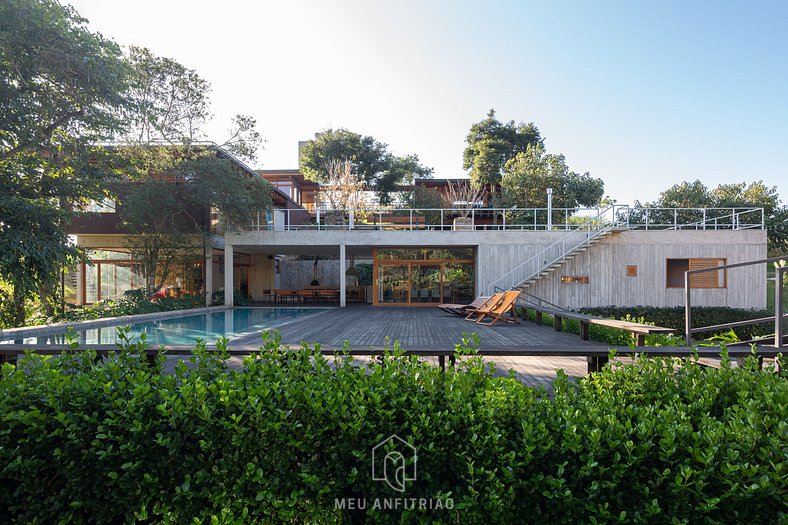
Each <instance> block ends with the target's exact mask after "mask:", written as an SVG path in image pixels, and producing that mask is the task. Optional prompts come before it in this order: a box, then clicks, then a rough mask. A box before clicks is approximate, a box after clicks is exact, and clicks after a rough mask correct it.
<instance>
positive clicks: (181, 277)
mask: <svg viewBox="0 0 788 525" xmlns="http://www.w3.org/2000/svg"><path fill="white" fill-rule="evenodd" d="M88 255H89V257H90V263H89V264H85V266H84V271H83V279H84V281H83V284H84V288H83V290H84V291H83V294H84V295H83V298H82V301H83V302H84V303H85V304H92V303H97V302H99V301H103V300H106V299H112V300H117V299H121V298H122V297H123V294H124V293H125V292H126V291H128V290H136V289H139V288H143V287H144V286H145V278H144V276H143V273H142V270H141V268H140V265H139V264H138V263H137V261H134V260H132V259H131V255H130V254H129V253H127V252H119V251H108V250H95V251H92V252H89V253H88ZM246 281H247V282H248V277H247V279H246ZM241 284H244V283H241ZM202 288H203V263H202V261H195V260H181V261H176V262H175V263H174V264H172V265H171V267H170V271H169V277H168V279H167V282H165V283H164V287H163V289H162V290H161V291H160V292H161V293H162V294H165V295H169V296H179V295H182V294H184V293H197V292H199V291H201V290H202Z"/></svg>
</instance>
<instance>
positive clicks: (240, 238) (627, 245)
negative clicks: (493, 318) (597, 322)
mask: <svg viewBox="0 0 788 525" xmlns="http://www.w3.org/2000/svg"><path fill="white" fill-rule="evenodd" d="M584 236H585V234H584V233H582V232H580V233H578V232H574V233H568V232H565V231H560V230H554V231H536V232H534V231H429V232H427V231H389V230H387V231H366V230H361V231H319V232H318V231H285V232H240V233H234V234H228V236H227V242H228V243H231V244H233V245H235V246H237V249H238V250H242V251H243V250H246V251H255V250H257V251H260V252H265V253H300V254H321V253H325V254H336V253H338V251H339V248H338V246H339V244H345V245H346V247H347V249H348V250H349V251H350V252H351V253H352V251H353V250H354V249H356V250H359V251H360V250H362V249H370V250H371V247H386V246H387V247H397V246H400V247H419V246H432V247H441V246H467V247H474V248H476V277H477V279H476V292H477V294H479V293H482V292H486V291H488V289H489V288H490V287H491V285H492V284H494V283H495V282H497V281H498V279H499V278H500V277H501V276H502V275H504V274H505V273H506V272H508V271H510V270H511V269H513V268H516V267H518V266H519V265H521V264H522V263H523V262H524V261H526V260H528V258H529V257H531V256H533V255H536V254H537V253H539V252H540V251H541V250H542V249H543V248H545V247H546V246H549V245H551V244H553V243H555V242H563V241H566V243H567V244H568V245H572V244H577V243H579V242H580V241H581V240H582V238H583V237H584ZM277 250H282V251H277ZM695 257H717V258H724V259H727V262H728V263H735V262H744V261H750V260H755V259H762V258H765V257H766V231H764V230H739V231H722V230H720V231H712V230H705V231H703V230H701V231H698V230H684V231H673V230H660V231H654V230H651V231H644V230H632V231H623V232H620V233H617V234H614V235H612V236H610V237H608V238H605V239H603V240H601V241H599V242H598V243H597V244H594V245H593V246H592V247H591V248H589V249H588V250H587V251H586V252H584V253H583V254H582V255H580V256H578V257H576V258H574V259H573V260H571V261H568V262H567V263H565V265H564V266H562V267H561V268H559V269H557V270H556V271H555V272H553V273H552V274H549V275H548V276H545V277H544V278H542V279H541V280H540V281H539V282H538V283H536V284H535V285H534V286H532V287H531V288H529V292H530V293H533V294H534V295H537V296H539V297H542V298H543V299H546V300H548V301H550V302H553V303H556V304H558V305H560V306H565V307H571V308H579V307H582V306H607V305H621V306H635V305H639V304H641V305H652V306H678V305H681V304H683V296H682V289H668V288H667V287H666V259H668V258H695ZM321 264H323V261H321ZM627 265H637V266H638V275H637V277H627V275H626V267H627ZM562 275H587V276H588V277H589V282H588V284H562V283H561V282H560V278H561V276H562ZM310 280H311V277H310ZM765 282H766V268H765V266H762V267H750V268H743V269H734V270H729V271H728V286H727V288H723V289H700V290H693V302H694V304H695V305H699V306H700V305H704V306H731V307H737V308H764V307H765V306H766V285H765ZM321 284H323V283H322V280H321ZM282 286H284V284H282ZM507 286H510V284H508V285H507Z"/></svg>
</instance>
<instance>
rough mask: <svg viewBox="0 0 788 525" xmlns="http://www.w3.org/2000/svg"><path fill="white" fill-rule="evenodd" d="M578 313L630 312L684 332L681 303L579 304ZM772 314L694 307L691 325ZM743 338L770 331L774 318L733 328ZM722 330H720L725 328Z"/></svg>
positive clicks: (619, 315) (611, 314)
mask: <svg viewBox="0 0 788 525" xmlns="http://www.w3.org/2000/svg"><path fill="white" fill-rule="evenodd" d="M580 312H581V313H584V314H588V315H597V316H600V317H610V318H613V319H623V318H624V317H625V316H627V315H629V316H631V317H633V318H640V317H642V318H643V319H645V320H646V321H647V322H650V323H652V324H655V325H657V326H664V327H665V328H675V329H676V330H678V333H679V334H683V333H684V307H683V306H679V307H675V308H658V307H654V306H632V307H619V306H605V307H598V308H582V309H580ZM770 315H774V311H769V310H744V309H740V308H727V307H723V306H720V307H697V308H692V326H695V327H699V326H713V325H718V324H725V323H732V322H734V321H742V320H746V319H758V318H760V317H769V316H770ZM733 330H734V332H735V333H736V335H737V336H738V337H739V339H741V340H742V341H744V340H747V339H751V338H753V337H757V336H761V335H767V334H773V333H774V322H771V323H764V324H760V325H752V326H738V327H736V328H734V329H733ZM728 331H729V330H724V331H723V332H728ZM719 333H720V332H704V333H699V334H695V338H696V339H704V338H707V337H711V336H713V335H716V334H719Z"/></svg>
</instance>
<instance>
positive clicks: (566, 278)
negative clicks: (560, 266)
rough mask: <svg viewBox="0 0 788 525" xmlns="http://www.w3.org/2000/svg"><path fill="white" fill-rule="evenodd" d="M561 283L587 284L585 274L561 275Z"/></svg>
mask: <svg viewBox="0 0 788 525" xmlns="http://www.w3.org/2000/svg"><path fill="white" fill-rule="evenodd" d="M561 284H588V276H587V275H562V276H561Z"/></svg>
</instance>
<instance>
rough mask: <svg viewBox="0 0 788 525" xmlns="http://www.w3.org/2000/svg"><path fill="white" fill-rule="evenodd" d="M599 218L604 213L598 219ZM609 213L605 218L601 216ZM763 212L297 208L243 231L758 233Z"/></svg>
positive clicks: (263, 215)
mask: <svg viewBox="0 0 788 525" xmlns="http://www.w3.org/2000/svg"><path fill="white" fill-rule="evenodd" d="M603 212H605V213H603ZM607 212H610V213H607ZM764 219H765V215H764V210H763V208H744V207H738V208H735V207H734V208H648V207H631V206H628V205H623V204H615V205H613V206H611V207H609V208H477V207H473V208H393V207H381V208H363V209H359V208H355V209H327V208H323V207H316V208H314V210H305V209H302V208H292V209H275V210H273V211H265V210H261V211H258V212H256V214H255V216H254V217H253V220H252V224H249V225H247V228H248V229H251V230H259V231H265V230H269V231H293V230H307V231H309V230H315V231H324V230H357V231H361V230H425V231H435V230H438V231H474V230H499V231H546V230H566V231H569V230H576V229H577V228H578V227H579V226H580V227H586V228H587V229H589V230H591V229H601V228H604V227H617V228H627V229H643V230H746V229H764V222H765V220H764Z"/></svg>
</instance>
